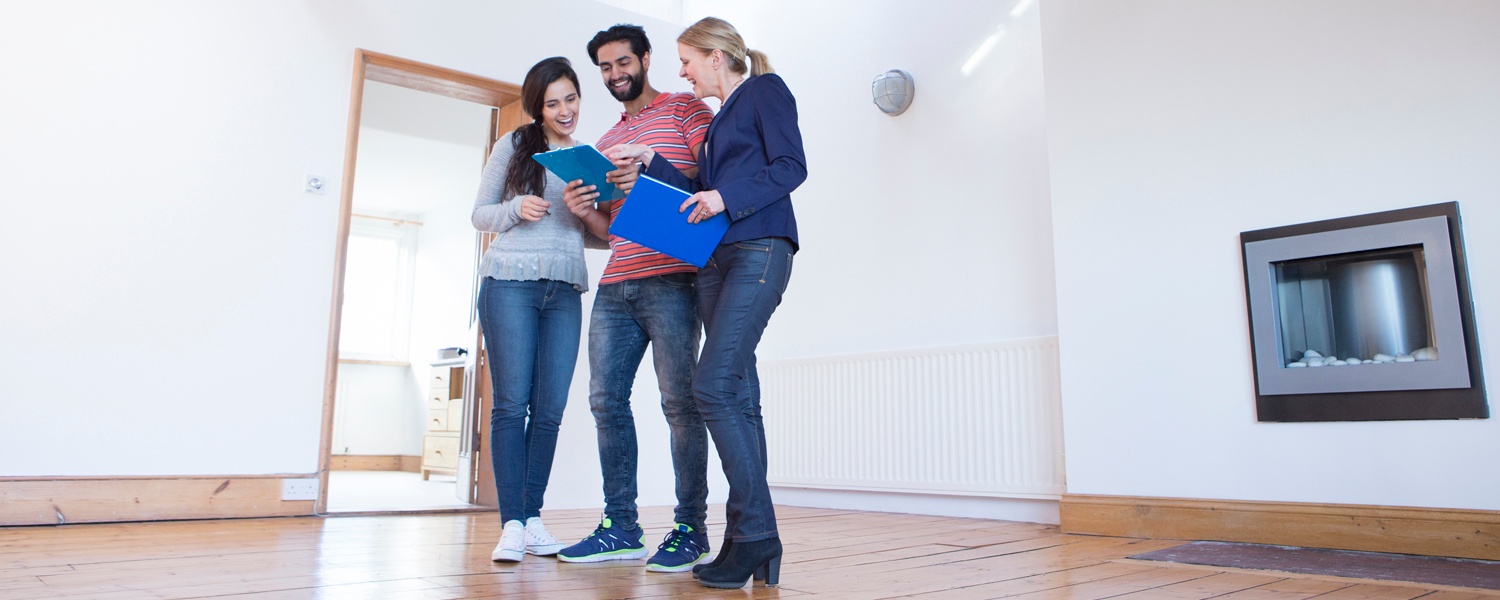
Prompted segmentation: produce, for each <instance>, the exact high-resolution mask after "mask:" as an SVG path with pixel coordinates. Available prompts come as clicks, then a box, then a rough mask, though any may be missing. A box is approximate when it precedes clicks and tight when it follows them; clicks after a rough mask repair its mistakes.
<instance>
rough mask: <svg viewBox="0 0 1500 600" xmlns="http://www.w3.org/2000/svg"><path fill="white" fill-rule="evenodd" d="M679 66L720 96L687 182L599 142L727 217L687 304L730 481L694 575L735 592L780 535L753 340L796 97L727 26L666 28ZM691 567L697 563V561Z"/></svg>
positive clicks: (763, 317)
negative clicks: (721, 523) (717, 526)
mask: <svg viewBox="0 0 1500 600" xmlns="http://www.w3.org/2000/svg"><path fill="white" fill-rule="evenodd" d="M677 54H678V56H679V57H680V59H681V61H682V69H681V70H680V71H679V72H678V74H679V75H681V76H682V77H683V78H684V79H687V80H688V82H690V83H692V84H693V92H694V94H696V95H697V96H698V97H699V98H707V97H714V98H718V99H719V100H720V101H721V102H722V103H723V104H722V105H721V106H722V108H720V110H719V114H718V115H717V116H715V117H714V121H713V124H712V125H710V126H709V128H708V138H707V139H706V140H705V141H704V142H703V149H702V150H701V151H700V155H699V157H698V174H697V176H696V177H694V178H692V179H689V178H688V177H686V176H684V175H682V174H681V172H679V171H678V170H677V169H675V168H672V165H671V164H670V163H668V162H667V161H665V160H653V158H654V157H655V152H653V151H652V150H651V148H649V147H646V146H631V145H620V146H615V147H614V148H611V149H610V154H609V156H610V158H613V159H615V160H616V161H617V163H618V164H622V165H625V164H630V163H632V162H636V161H638V162H641V163H644V164H645V165H646V174H647V175H651V176H653V177H656V178H658V179H661V180H663V181H666V182H668V183H672V184H674V185H677V186H679V187H682V188H683V189H686V190H688V191H691V192H696V193H695V194H693V196H692V197H691V198H688V199H687V202H685V203H683V205H682V209H681V210H682V211H685V212H687V213H688V214H687V220H688V221H689V222H691V223H697V222H700V221H702V220H703V219H707V218H709V217H711V216H713V215H717V214H719V213H726V214H728V215H729V222H730V225H729V231H728V232H727V233H725V234H724V239H723V240H722V241H721V242H720V244H719V247H718V248H717V249H715V250H714V253H713V255H712V256H711V257H710V258H709V261H708V264H707V265H705V266H704V267H703V268H702V269H699V270H698V312H699V314H701V315H703V327H704V329H705V336H704V339H703V352H702V354H700V356H699V358H698V368H697V370H696V371H694V374H693V397H694V398H695V399H696V400H697V401H698V412H699V413H701V414H702V415H703V421H704V422H705V423H707V425H708V431H709V433H710V434H711V435H712V436H713V440H714V447H715V448H717V449H718V451H719V459H720V460H721V461H722V462H723V465H724V476H725V478H726V479H728V480H729V501H728V503H726V505H725V508H724V513H725V517H726V518H727V520H728V526H727V527H725V530H724V545H723V546H722V549H721V550H719V555H718V556H717V557H715V558H714V560H713V562H712V563H709V564H707V565H697V566H695V567H694V568H693V572H694V573H696V574H697V576H698V580H699V581H700V582H701V583H702V584H703V585H706V586H709V587H718V588H737V587H740V586H743V585H745V582H747V581H749V580H750V577H751V576H752V575H756V576H757V577H763V578H765V579H766V583H767V584H770V585H775V584H776V583H777V578H778V571H779V569H780V568H781V540H780V535H779V533H778V531H777V529H776V511H775V509H774V508H773V507H772V505H771V491H770V488H769V487H768V486H767V484H766V430H765V426H764V424H763V422H762V420H761V412H760V387H759V380H758V378H757V377H756V372H755V347H756V345H757V344H759V343H760V338H761V334H762V333H763V332H764V331H765V328H766V324H767V323H768V322H769V321H770V319H771V313H773V312H775V310H776V307H777V306H778V305H780V304H781V295H782V293H783V292H785V291H786V286H787V282H788V281H789V280H790V279H791V276H792V255H793V253H795V252H796V251H797V247H798V246H797V244H798V243H797V219H796V217H795V215H794V214H793V213H792V195H791V194H792V190H795V189H797V186H799V185H801V184H802V182H803V180H805V179H807V160H806V157H805V156H804V153H803V151H802V134H801V132H800V130H799V129H798V127H797V103H796V100H795V99H794V98H793V97H792V92H791V90H788V89H787V86H786V83H785V82H783V81H782V80H781V77H779V76H777V75H776V74H775V73H774V72H773V71H772V70H771V65H770V62H769V61H768V60H767V59H766V55H765V54H763V53H760V52H757V51H755V50H751V49H749V48H747V47H746V46H745V41H744V39H742V38H741V37H740V34H739V32H738V31H736V30H735V29H734V27H733V26H732V25H730V24H729V23H727V22H725V21H723V20H722V19H716V18H714V17H708V18H705V19H703V20H701V21H698V22H697V23H694V24H693V25H692V26H691V27H688V28H687V30H685V31H683V32H682V35H679V36H677ZM700 567H701V568H700Z"/></svg>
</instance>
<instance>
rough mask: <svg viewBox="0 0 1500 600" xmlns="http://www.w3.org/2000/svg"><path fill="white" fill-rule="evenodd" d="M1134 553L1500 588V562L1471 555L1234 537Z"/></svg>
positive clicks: (1197, 562)
mask: <svg viewBox="0 0 1500 600" xmlns="http://www.w3.org/2000/svg"><path fill="white" fill-rule="evenodd" d="M1129 558H1135V559H1140V560H1155V561H1163V562H1175V563H1184V564H1190V565H1208V566H1213V567H1232V568H1236V569H1260V570H1266V571H1283V572H1287V573H1299V574H1303V575H1330V576H1335V577H1359V578H1364V579H1382V580H1387V581H1410V582H1415V583H1432V584H1437V585H1451V586H1455V587H1467V588H1483V589H1487V590H1500V562H1495V561H1489V560H1471V559H1466V558H1443V557H1438V556H1413V555H1409V554H1384V553H1380V552H1356V551H1353V550H1326V549H1323V548H1299V547H1295V546H1265V545H1261V544H1238V543H1230V542H1192V543H1188V544H1183V545H1181V546H1173V547H1171V548H1166V549H1163V550H1156V551H1154V552H1147V553H1144V554H1137V555H1135V556H1131V557H1129Z"/></svg>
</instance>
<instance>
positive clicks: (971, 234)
mask: <svg viewBox="0 0 1500 600" xmlns="http://www.w3.org/2000/svg"><path fill="white" fill-rule="evenodd" d="M1015 4H1017V2H1016V1H1015V0H1000V1H992V0H941V1H933V2H921V3H915V2H909V1H903V0H878V1H871V2H858V3H853V2H805V1H795V0H769V1H765V2H755V3H743V2H740V3H731V2H724V1H722V0H687V1H685V2H684V3H683V13H684V15H683V16H684V21H685V23H688V24H690V23H692V22H693V21H696V20H697V19H699V18H702V17H704V16H708V15H712V16H717V17H721V18H724V19H726V20H728V21H729V22H730V23H732V24H734V25H735V27H736V28H737V29H739V31H740V33H741V34H742V35H743V36H744V37H745V39H746V43H747V44H748V45H749V46H750V47H751V48H754V49H757V50H762V51H764V52H766V53H767V54H769V56H770V60H771V64H772V66H773V67H774V68H775V69H776V71H777V73H778V74H780V75H781V76H782V77H783V78H784V79H786V81H787V85H788V86H789V87H790V88H791V90H792V93H793V94H794V95H795V96H796V98H797V110H798V117H799V125H800V126H801V129H802V136H803V140H804V144H805V146H806V151H807V162H808V179H807V182H806V183H804V184H803V185H802V187H801V188H800V189H798V190H797V191H796V192H794V193H793V194H792V200H793V202H794V203H795V205H796V207H797V220H798V226H799V230H800V231H799V235H800V237H801V241H802V251H801V252H799V253H798V254H797V264H796V267H795V269H794V271H793V274H792V281H791V285H790V287H789V288H788V291H787V294H786V298H785V301H784V302H783V304H782V306H781V307H780V308H778V309H777V312H776V316H775V317H774V318H773V319H772V320H771V324H770V326H769V328H768V329H767V330H766V335H765V339H764V340H763V342H762V344H761V351H760V352H759V356H760V358H762V359H766V360H770V359H777V358H791V357H805V356H825V355H831V354H847V353H855V352H866V351H872V350H891V349H904V348H921V347H929V346H942V345H949V344H962V343H969V342H981V341H997V340H1006V339H1015V338H1027V337H1038V336H1046V335H1053V334H1055V333H1056V332H1057V324H1056V313H1055V308H1054V297H1053V280H1052V232H1051V220H1050V209H1049V207H1048V199H1049V191H1048V180H1047V155H1046V153H1047V146H1046V144H1047V140H1046V127H1045V126H1046V112H1045V106H1044V99H1043V93H1042V57H1041V39H1040V31H1039V29H1038V22H1037V9H1036V7H1035V6H1034V5H1033V6H1031V8H1030V9H1029V10H1025V11H1023V12H1021V14H1019V15H1018V16H1012V15H1011V11H1012V9H1013V8H1014V5H1015ZM789 16H794V17H792V18H789ZM1002 28H1003V30H1004V31H1005V33H1004V34H1003V36H1002V37H1001V39H1000V41H999V42H998V43H997V44H996V45H995V46H994V48H993V50H992V51H991V52H990V53H989V55H988V56H987V57H985V59H984V60H983V61H982V62H979V63H978V64H977V66H976V67H975V68H974V70H973V71H972V72H971V73H970V74H969V75H967V76H966V75H964V74H963V73H962V72H961V70H960V68H961V67H962V66H963V64H964V63H965V61H967V60H968V59H969V57H970V56H971V55H972V54H973V53H974V52H975V50H976V49H977V48H979V46H981V45H982V44H983V43H984V41H985V40H986V39H987V38H988V37H989V36H991V35H992V34H995V33H996V32H997V31H1000V30H1001V29H1002ZM657 44H658V45H659V46H664V45H670V43H669V42H661V41H658V42H657ZM889 69H903V70H905V71H907V72H909V73H911V74H912V76H913V77H914V78H915V79H916V86H917V92H916V99H915V102H914V103H913V104H912V106H911V108H910V109H909V110H908V111H907V112H906V113H905V114H903V115H901V116H899V117H895V118H892V117H889V116H886V115H885V114H884V113H882V112H880V110H879V109H877V108H876V107H875V105H874V104H873V103H872V102H871V95H870V85H871V82H872V80H873V79H874V78H875V76H876V75H879V74H880V73H883V72H885V71H887V70H889ZM679 82H681V80H680V79H677V78H676V77H673V81H672V82H670V83H669V85H668V86H662V82H658V86H659V87H670V86H671V85H676V86H683V85H684V84H683V83H679ZM675 89H682V88H681V87H677V88H675Z"/></svg>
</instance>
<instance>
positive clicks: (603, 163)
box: [531, 144, 625, 202]
mask: <svg viewBox="0 0 1500 600" xmlns="http://www.w3.org/2000/svg"><path fill="white" fill-rule="evenodd" d="M531 158H533V159H535V160H536V161H537V162H539V163H541V164H542V166H543V167H546V168H547V170H548V171H552V174H553V175H557V177H558V179H561V180H563V183H567V182H569V181H574V180H578V179H582V180H583V184H584V185H592V186H594V188H595V189H594V191H596V192H599V197H598V198H597V199H595V200H594V201H595V202H609V201H610V200H619V199H621V198H624V197H625V192H622V191H620V188H617V187H615V184H613V183H610V182H608V181H606V180H605V179H604V176H605V175H607V174H609V172H610V171H613V170H615V169H617V168H618V167H616V166H615V164H614V163H612V162H610V161H609V159H608V158H605V157H604V155H603V154H601V153H599V151H598V150H597V149H595V148H594V147H593V146H590V145H588V144H584V145H582V146H573V147H572V148H562V149H560V150H553V151H551V152H542V153H540V154H533V155H531Z"/></svg>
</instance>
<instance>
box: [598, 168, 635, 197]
mask: <svg viewBox="0 0 1500 600" xmlns="http://www.w3.org/2000/svg"><path fill="white" fill-rule="evenodd" d="M640 176H641V170H640V167H638V166H636V164H630V165H628V166H624V167H620V168H619V169H616V170H614V171H610V172H609V173H607V174H605V175H604V179H605V181H608V182H610V183H613V184H615V187H617V188H620V191H622V192H625V193H627V194H629V193H630V189H631V188H633V187H635V180H636V179H638V178H639V177H640Z"/></svg>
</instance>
